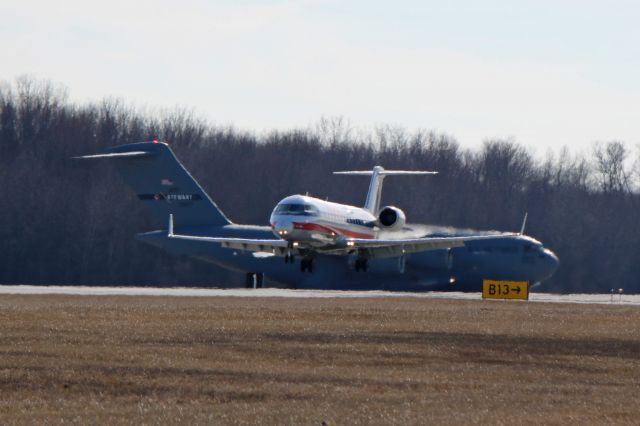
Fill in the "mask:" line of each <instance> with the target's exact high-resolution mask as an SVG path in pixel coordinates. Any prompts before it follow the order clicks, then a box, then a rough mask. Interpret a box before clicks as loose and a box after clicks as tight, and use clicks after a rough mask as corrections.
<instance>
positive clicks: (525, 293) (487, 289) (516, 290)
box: [482, 280, 529, 300]
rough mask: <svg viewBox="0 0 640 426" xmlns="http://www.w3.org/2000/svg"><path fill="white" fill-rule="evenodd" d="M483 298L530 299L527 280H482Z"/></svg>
mask: <svg viewBox="0 0 640 426" xmlns="http://www.w3.org/2000/svg"><path fill="white" fill-rule="evenodd" d="M482 298H483V299H522V300H529V283H528V282H527V281H496V280H484V281H482Z"/></svg>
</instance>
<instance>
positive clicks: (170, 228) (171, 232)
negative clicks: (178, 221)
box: [167, 213, 174, 238]
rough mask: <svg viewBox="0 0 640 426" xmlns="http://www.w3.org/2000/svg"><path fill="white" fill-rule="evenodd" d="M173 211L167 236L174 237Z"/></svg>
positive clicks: (170, 215)
mask: <svg viewBox="0 0 640 426" xmlns="http://www.w3.org/2000/svg"><path fill="white" fill-rule="evenodd" d="M173 236H174V233H173V213H169V226H168V227H167V237H169V238H173Z"/></svg>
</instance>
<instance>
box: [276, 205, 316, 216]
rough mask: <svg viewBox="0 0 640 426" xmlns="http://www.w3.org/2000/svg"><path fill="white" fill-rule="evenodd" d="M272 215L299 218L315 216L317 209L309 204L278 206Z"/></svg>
mask: <svg viewBox="0 0 640 426" xmlns="http://www.w3.org/2000/svg"><path fill="white" fill-rule="evenodd" d="M274 213H276V214H288V215H300V216H315V215H317V214H318V213H319V212H318V208H317V207H316V206H313V205H311V204H280V205H278V207H276V210H275V211H274Z"/></svg>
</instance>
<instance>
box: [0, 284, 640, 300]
mask: <svg viewBox="0 0 640 426" xmlns="http://www.w3.org/2000/svg"><path fill="white" fill-rule="evenodd" d="M0 294H63V295H79V296H172V297H284V298H286V297H289V298H381V297H414V298H425V299H454V300H480V299H481V298H482V297H481V294H480V293H462V292H424V293H406V292H390V291H334V290H292V289H278V288H263V289H244V288H235V289H220V288H186V287H167V288H164V287H162V288H161V287H99V286H33V285H0ZM529 301H530V302H550V303H590V304H617V305H640V295H637V294H631V295H627V294H617V293H616V294H614V295H609V294H549V293H531V294H530V297H529Z"/></svg>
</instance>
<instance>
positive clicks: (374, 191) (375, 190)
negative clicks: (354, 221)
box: [333, 166, 438, 215]
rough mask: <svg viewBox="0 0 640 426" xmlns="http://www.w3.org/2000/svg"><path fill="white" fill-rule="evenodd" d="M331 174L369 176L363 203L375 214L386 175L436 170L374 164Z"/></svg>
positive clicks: (408, 174)
mask: <svg viewBox="0 0 640 426" xmlns="http://www.w3.org/2000/svg"><path fill="white" fill-rule="evenodd" d="M333 174H334V175H351V176H371V182H370V183H369V191H368V192H367V200H366V201H365V203H364V208H365V209H367V210H368V211H370V212H371V213H372V214H374V215H375V214H376V213H378V211H379V210H380V199H381V194H382V183H383V181H384V178H385V177H386V176H391V175H394V176H415V175H437V174H438V172H433V171H413V170H385V169H384V168H383V167H382V166H375V167H374V168H373V170H371V171H369V170H350V171H342V172H333Z"/></svg>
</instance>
